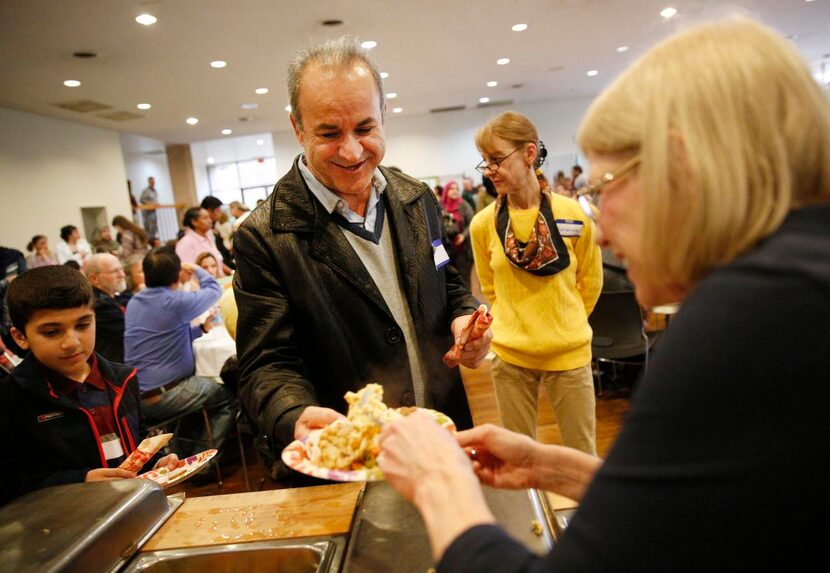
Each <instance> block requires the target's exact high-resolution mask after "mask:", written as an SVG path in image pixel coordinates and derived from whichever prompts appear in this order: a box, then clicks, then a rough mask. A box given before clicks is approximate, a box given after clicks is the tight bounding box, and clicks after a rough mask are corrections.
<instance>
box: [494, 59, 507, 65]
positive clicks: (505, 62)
mask: <svg viewBox="0 0 830 573" xmlns="http://www.w3.org/2000/svg"><path fill="white" fill-rule="evenodd" d="M496 63H497V64H498V65H500V66H506V65H507V64H509V63H510V58H499V59H498V60H496Z"/></svg>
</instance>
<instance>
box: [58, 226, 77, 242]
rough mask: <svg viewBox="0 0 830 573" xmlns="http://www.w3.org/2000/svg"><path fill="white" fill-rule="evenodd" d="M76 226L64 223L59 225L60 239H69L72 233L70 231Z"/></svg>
mask: <svg viewBox="0 0 830 573" xmlns="http://www.w3.org/2000/svg"><path fill="white" fill-rule="evenodd" d="M77 228H78V227H76V226H75V225H64V226H63V227H61V239H63V240H64V241H66V240H67V239H69V236H70V235H72V232H73V231H74V230H76V229H77Z"/></svg>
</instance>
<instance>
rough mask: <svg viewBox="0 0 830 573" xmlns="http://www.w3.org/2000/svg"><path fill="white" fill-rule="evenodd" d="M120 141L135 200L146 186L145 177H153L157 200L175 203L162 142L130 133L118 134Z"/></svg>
mask: <svg viewBox="0 0 830 573" xmlns="http://www.w3.org/2000/svg"><path fill="white" fill-rule="evenodd" d="M120 141H121V152H122V154H123V155H124V168H125V169H126V171H127V179H129V181H130V183H131V185H132V189H133V195H134V196H135V199H136V201H139V200H140V199H141V192H142V191H143V190H144V188H145V187H147V178H148V177H153V178H155V180H156V192H157V193H158V202H159V203H162V204H164V203H167V204H170V203H175V201H174V200H173V184H172V183H171V181H170V169H169V167H168V166H167V151H166V147H165V144H164V142H163V141H161V140H158V139H151V138H149V137H144V136H141V135H133V134H132V133H122V134H120ZM127 218H129V217H127Z"/></svg>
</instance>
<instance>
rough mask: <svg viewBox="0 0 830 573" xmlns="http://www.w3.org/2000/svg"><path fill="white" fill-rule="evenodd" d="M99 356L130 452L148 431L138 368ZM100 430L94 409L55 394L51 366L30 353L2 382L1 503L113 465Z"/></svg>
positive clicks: (125, 447)
mask: <svg viewBox="0 0 830 573" xmlns="http://www.w3.org/2000/svg"><path fill="white" fill-rule="evenodd" d="M97 360H98V370H99V371H100V372H101V376H102V377H103V378H104V380H106V382H107V388H108V390H109V394H110V401H111V403H112V406H113V415H114V418H115V422H116V430H117V432H118V436H119V438H120V439H121V448H122V449H123V450H124V453H125V455H126V454H129V453H130V452H132V451H133V450H134V449H135V448H136V446H137V445H138V444H139V443H140V442H141V439H140V437H141V436H143V432H142V430H141V427H140V422H141V412H140V408H141V405H140V402H141V400H140V399H139V395H138V379H137V378H136V375H135V374H136V371H135V369H134V368H127V367H126V366H122V365H121V364H112V363H110V362H109V361H107V360H106V359H105V358H102V357H101V356H100V355H99V356H98V357H97ZM96 434H97V430H96V428H95V424H94V422H93V421H92V418H91V417H90V416H89V414H87V413H85V412H84V411H83V410H81V409H80V408H79V407H78V406H76V405H75V404H74V403H73V402H72V401H71V400H69V399H68V398H66V397H63V396H57V395H55V394H54V393H53V392H52V391H51V390H50V388H49V384H48V382H47V380H46V370H45V367H44V366H42V365H41V364H40V363H39V362H38V361H37V360H35V357H34V355H33V354H32V353H31V352H30V353H29V354H27V355H26V358H25V359H24V360H23V362H21V363H20V364H19V365H18V366H17V368H15V369H14V371H13V372H12V374H11V376H10V377H9V378H6V379H4V380H3V381H2V383H0V436H2V438H0V505H2V504H4V503H6V502H7V501H9V500H11V499H13V498H15V497H17V496H19V495H21V494H23V493H25V492H27V491H32V490H36V489H40V488H43V487H47V486H50V485H59V484H67V483H77V482H82V481H84V479H85V477H86V474H87V472H88V471H89V470H92V469H95V468H104V467H107V460H106V457H104V454H103V452H102V451H101V447H100V443H99V440H98V438H96ZM154 460H155V458H154ZM154 460H151V462H148V463H147V464H145V469H150V468H151V467H153V466H152V464H153V463H155V461H154Z"/></svg>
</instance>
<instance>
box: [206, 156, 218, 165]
mask: <svg viewBox="0 0 830 573" xmlns="http://www.w3.org/2000/svg"><path fill="white" fill-rule="evenodd" d="M205 161H207V164H208V165H213V164H214V163H216V160H215V159H214V158H213V157H208V158H207V159H205Z"/></svg>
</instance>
